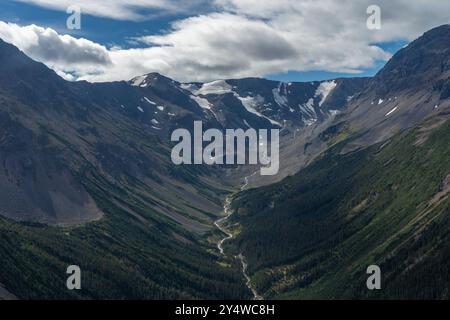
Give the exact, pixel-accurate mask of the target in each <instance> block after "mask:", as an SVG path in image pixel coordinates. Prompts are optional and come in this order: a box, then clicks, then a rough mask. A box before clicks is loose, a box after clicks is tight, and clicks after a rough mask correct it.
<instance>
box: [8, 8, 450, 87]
mask: <svg viewBox="0 0 450 320" xmlns="http://www.w3.org/2000/svg"><path fill="white" fill-rule="evenodd" d="M32 1H33V2H39V3H40V4H41V5H44V4H45V3H47V5H48V6H51V3H52V4H54V3H58V5H61V6H62V4H63V3H64V4H68V3H69V2H70V4H73V2H72V1H65V0H63V1H50V0H32ZM164 2H165V3H167V2H166V1H164ZM176 2H177V1H175V0H173V1H169V2H168V3H172V4H173V3H176ZM199 2H200V0H199ZM86 3H91V4H92V8H91V9H90V10H91V11H92V13H93V14H95V12H97V11H102V10H105V11H102V12H103V13H102V12H100V13H98V14H99V15H105V12H108V14H110V16H111V15H112V14H113V13H114V12H115V10H119V9H121V10H123V12H122V14H124V15H125V16H126V15H128V13H127V11H126V8H128V9H129V10H131V12H132V13H133V14H139V13H137V11H134V10H135V8H136V7H133V6H131V4H135V5H136V6H137V7H139V5H140V6H142V7H146V6H149V7H151V6H157V5H158V3H162V1H159V0H148V1H144V0H142V1H138V0H134V1H128V2H125V1H120V3H121V4H122V5H123V6H124V7H121V6H120V5H119V1H108V5H107V8H106V7H105V8H104V9H101V8H102V6H106V3H105V2H104V1H101V2H100V1H87V0H86ZM101 3H103V4H101ZM124 3H126V5H124ZM370 4H372V1H370V0H360V1H353V0H322V1H310V0H278V1H272V0H216V1H215V2H214V5H215V6H216V8H220V9H219V12H216V13H209V14H204V15H197V16H193V17H190V18H187V19H183V20H180V21H176V22H174V23H173V25H172V28H171V30H169V31H167V32H166V33H164V34H162V35H148V36H146V37H141V38H138V39H135V40H138V41H140V42H142V43H144V44H146V45H147V47H146V48H136V49H120V48H114V49H109V50H107V49H106V48H105V47H103V46H100V45H98V44H95V43H93V42H90V41H88V40H83V39H75V38H72V37H70V36H62V35H58V34H57V33H56V32H55V31H53V30H51V29H43V28H39V27H36V26H25V27H20V26H17V25H13V26H12V25H11V24H4V23H3V24H0V36H2V35H4V34H5V30H6V34H8V30H9V34H10V38H12V39H13V41H10V42H12V43H14V44H16V45H17V46H18V47H19V48H21V49H22V50H24V51H25V53H27V54H29V55H31V56H32V57H33V58H35V59H38V60H40V61H43V62H44V63H47V64H48V65H50V66H52V67H53V68H55V69H57V70H58V71H59V72H71V73H72V74H74V75H75V76H76V77H78V78H81V79H86V80H89V81H110V80H125V79H130V78H133V77H135V76H136V75H140V74H144V73H148V72H160V73H162V74H164V75H167V76H169V77H172V78H174V79H177V80H180V81H207V80H214V79H221V78H222V79H223V78H238V77H247V76H264V75H267V74H271V73H279V72H286V71H308V70H324V71H332V72H347V73H358V72H359V71H360V70H362V69H364V68H370V67H373V66H374V64H375V62H376V61H378V60H387V59H388V58H389V57H390V55H389V54H388V53H387V52H385V51H383V50H382V49H381V48H380V47H378V46H376V45H374V43H379V42H386V41H394V40H400V39H405V40H412V39H414V38H416V37H417V36H419V35H420V34H422V33H423V32H424V31H426V30H428V29H430V28H432V27H434V26H437V25H440V24H444V23H447V21H448V12H450V1H441V0H415V1H406V0H395V1H392V0H379V1H378V5H379V6H380V7H381V10H382V11H381V13H382V15H381V16H382V28H381V30H377V31H371V30H368V29H367V27H366V19H367V14H366V9H367V7H368V6H369V5H370ZM54 5H56V4H54ZM161 6H162V4H161ZM124 8H125V9H124ZM165 8H166V9H167V8H168V5H166V7H165ZM108 10H109V11H108ZM122 18H123V17H122ZM11 30H12V31H11ZM14 33H15V34H17V36H11V34H14ZM2 37H3V36H2ZM36 37H37V38H38V39H39V41H36ZM44 40H45V41H44ZM53 42H54V43H55V45H53V44H52V43H53ZM69 43H70V44H71V45H67V44H69ZM44 44H45V48H42V47H43V46H44ZM52 48H57V49H58V50H56V49H55V50H51V49H52ZM83 56H85V57H84V58H83Z"/></svg>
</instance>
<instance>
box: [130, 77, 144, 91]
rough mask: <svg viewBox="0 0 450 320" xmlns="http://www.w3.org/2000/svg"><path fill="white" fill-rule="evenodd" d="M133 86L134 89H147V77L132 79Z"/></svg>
mask: <svg viewBox="0 0 450 320" xmlns="http://www.w3.org/2000/svg"><path fill="white" fill-rule="evenodd" d="M131 85H132V86H134V87H141V88H145V87H147V86H148V84H147V75H143V76H139V77H136V78H133V79H131Z"/></svg>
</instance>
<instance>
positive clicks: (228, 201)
mask: <svg viewBox="0 0 450 320" xmlns="http://www.w3.org/2000/svg"><path fill="white" fill-rule="evenodd" d="M255 174H256V172H255V173H253V174H251V175H249V176H246V177H245V178H244V184H243V185H242V186H241V191H242V190H244V189H245V188H246V187H247V186H248V183H249V181H248V179H249V178H250V177H251V176H253V175H255ZM232 196H233V195H230V196H228V197H226V199H225V203H224V205H223V212H224V213H225V216H224V217H223V218H220V219H219V220H216V221H215V222H214V225H215V226H216V227H217V228H218V229H219V230H220V231H222V232H223V233H224V234H225V235H226V236H225V237H224V238H222V239H221V240H220V241H219V242H218V243H217V248H218V249H219V251H220V253H221V254H223V255H225V252H224V249H223V244H224V242H225V241H227V240H229V239H232V238H233V234H232V233H231V232H230V231H228V230H227V229H226V228H225V227H223V225H224V223H225V222H226V221H227V220H228V219H229V218H230V217H231V215H232V214H233V211H232V210H231V208H230V207H231V198H232ZM235 258H236V259H238V260H239V261H240V262H241V266H242V274H243V275H244V278H245V280H246V283H245V284H246V286H247V287H248V288H249V289H250V291H251V292H252V294H253V300H262V299H263V297H262V296H260V295H259V294H258V292H257V291H256V289H255V287H254V286H253V284H252V280H251V279H250V276H249V275H248V272H247V267H248V265H247V262H246V261H245V257H244V255H243V254H242V253H240V254H239V255H237V256H235Z"/></svg>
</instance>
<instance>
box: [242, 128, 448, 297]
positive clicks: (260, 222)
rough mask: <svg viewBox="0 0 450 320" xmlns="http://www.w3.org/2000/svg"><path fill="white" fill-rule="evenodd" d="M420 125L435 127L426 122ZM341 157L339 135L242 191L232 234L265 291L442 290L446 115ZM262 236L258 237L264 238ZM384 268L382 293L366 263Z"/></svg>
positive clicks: (422, 293)
mask: <svg viewBox="0 0 450 320" xmlns="http://www.w3.org/2000/svg"><path fill="white" fill-rule="evenodd" d="M429 121H430V123H429V124H425V126H432V123H431V121H433V120H429ZM421 135H422V133H420V132H419V131H418V129H416V130H414V131H410V132H405V133H403V134H400V135H399V136H397V137H396V138H395V139H393V140H392V141H390V142H389V143H388V144H384V145H377V146H373V147H371V148H369V149H366V150H362V151H358V152H355V153H352V154H348V155H339V150H340V149H341V148H342V146H343V145H344V144H345V142H342V143H339V144H337V145H335V146H334V147H332V148H331V149H330V150H329V151H328V152H327V153H326V154H325V155H324V156H323V157H322V158H321V159H320V160H318V161H316V162H314V163H313V164H312V165H311V166H309V167H308V168H306V169H305V170H303V171H301V172H300V173H299V174H297V175H295V176H293V177H290V178H287V179H286V180H284V181H282V182H281V183H279V184H277V185H274V186H269V187H266V188H261V189H255V190H250V191H247V192H245V193H242V194H240V196H238V197H237V199H236V201H235V202H234V207H235V209H237V210H238V211H237V212H238V214H237V215H235V216H234V219H236V221H237V220H239V221H240V223H241V224H242V226H243V231H242V232H241V234H240V236H239V237H238V238H237V240H236V241H235V242H234V244H233V246H234V248H235V250H236V251H237V250H242V251H243V252H244V254H245V255H246V256H247V258H248V260H249V265H250V267H251V269H250V272H251V273H252V274H253V280H254V281H256V283H257V286H258V289H259V292H260V293H263V294H264V295H265V296H266V297H271V298H382V297H384V298H446V297H448V288H449V287H450V283H449V282H450V277H449V276H448V272H447V271H448V270H449V267H450V259H448V258H449V255H450V246H449V245H448V243H449V240H450V239H449V230H450V218H449V213H450V212H449V211H450V209H449V207H450V201H449V198H448V193H447V194H446V195H444V197H442V199H440V200H439V201H437V202H433V203H431V202H430V200H431V199H433V197H435V195H436V194H437V193H438V192H439V191H440V188H441V187H442V183H443V181H444V179H445V177H446V176H447V175H448V174H450V161H449V152H450V143H449V141H450V140H449V137H450V122H446V123H445V124H444V125H442V126H441V127H439V128H438V129H435V130H434V131H433V132H432V134H431V135H430V136H429V137H428V139H427V140H426V142H425V143H424V144H422V145H420V146H417V145H416V141H417V140H418V139H419V136H421ZM261 235H264V236H263V237H261ZM373 263H375V264H378V265H379V266H380V267H381V270H382V273H383V278H382V286H383V290H381V291H376V292H374V291H368V290H367V289H366V287H365V282H366V279H367V275H366V274H365V270H366V268H367V266H368V265H370V264H373Z"/></svg>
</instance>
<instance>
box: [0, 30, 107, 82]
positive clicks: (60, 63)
mask: <svg viewBox="0 0 450 320" xmlns="http://www.w3.org/2000/svg"><path fill="white" fill-rule="evenodd" d="M0 38H2V39H3V40H4V41H6V42H9V43H12V44H14V45H15V46H16V47H18V48H19V49H21V50H22V51H24V52H25V53H26V54H27V55H29V56H30V57H31V58H33V59H35V60H37V61H42V62H44V63H45V64H47V65H48V66H49V67H51V68H53V69H55V71H57V73H58V74H60V75H64V76H65V77H66V78H69V79H73V78H72V77H70V76H69V75H65V73H67V72H72V71H75V72H77V71H78V70H80V69H82V68H85V69H89V68H91V67H92V66H94V68H96V69H97V68H98V67H102V68H103V67H107V66H109V65H110V64H111V59H110V53H109V52H108V50H107V49H106V48H105V47H103V46H101V45H99V44H97V43H94V42H92V41H89V40H86V39H76V38H74V37H71V36H69V35H60V34H58V33H57V32H56V31H55V30H53V29H50V28H42V27H39V26H36V25H29V26H23V27H22V26H19V25H17V24H15V23H5V22H3V21H0Z"/></svg>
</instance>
